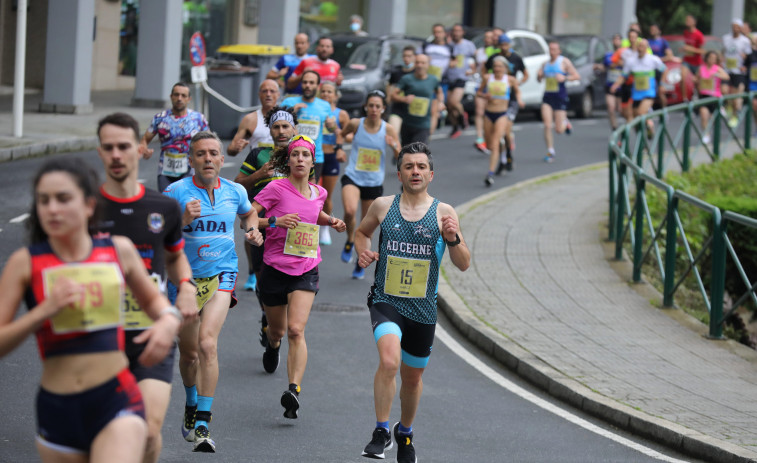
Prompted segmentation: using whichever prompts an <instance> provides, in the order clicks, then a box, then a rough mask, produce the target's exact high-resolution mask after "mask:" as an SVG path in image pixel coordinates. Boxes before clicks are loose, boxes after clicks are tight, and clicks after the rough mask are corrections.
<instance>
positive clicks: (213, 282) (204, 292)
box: [194, 275, 219, 311]
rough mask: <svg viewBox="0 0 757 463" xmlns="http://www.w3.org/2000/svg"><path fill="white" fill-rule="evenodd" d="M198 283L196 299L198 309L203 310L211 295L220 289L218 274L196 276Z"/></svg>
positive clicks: (195, 279)
mask: <svg viewBox="0 0 757 463" xmlns="http://www.w3.org/2000/svg"><path fill="white" fill-rule="evenodd" d="M194 281H195V284H196V285H197V292H196V293H195V299H196V300H197V310H198V311H199V310H202V308H203V307H205V304H207V303H208V301H209V300H210V298H211V297H213V295H214V294H215V293H216V291H218V284H219V282H218V275H216V276H214V277H207V278H194Z"/></svg>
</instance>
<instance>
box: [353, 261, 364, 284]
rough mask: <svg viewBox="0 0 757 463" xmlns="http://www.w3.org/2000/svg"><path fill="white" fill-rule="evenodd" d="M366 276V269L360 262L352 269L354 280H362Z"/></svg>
mask: <svg viewBox="0 0 757 463" xmlns="http://www.w3.org/2000/svg"><path fill="white" fill-rule="evenodd" d="M363 278H365V269H364V268H363V267H361V266H359V265H358V264H355V268H354V269H353V270H352V279H353V280H362V279H363Z"/></svg>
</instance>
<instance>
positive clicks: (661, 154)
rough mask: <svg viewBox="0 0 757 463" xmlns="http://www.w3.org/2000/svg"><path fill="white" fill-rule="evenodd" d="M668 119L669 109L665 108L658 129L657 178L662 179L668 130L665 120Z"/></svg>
mask: <svg viewBox="0 0 757 463" xmlns="http://www.w3.org/2000/svg"><path fill="white" fill-rule="evenodd" d="M667 118H668V109H667V108H665V109H664V110H663V111H662V114H660V122H659V125H658V128H657V137H658V138H657V178H662V176H663V175H665V169H664V167H663V166H664V165H665V136H664V135H665V134H664V132H665V131H666V130H667V129H668V127H667V125H666V124H665V119H667Z"/></svg>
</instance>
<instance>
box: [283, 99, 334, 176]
mask: <svg viewBox="0 0 757 463" xmlns="http://www.w3.org/2000/svg"><path fill="white" fill-rule="evenodd" d="M300 103H305V104H307V107H305V108H302V109H300V110H299V112H297V133H298V134H299V135H307V136H308V137H310V138H312V139H313V141H314V142H315V162H316V163H322V162H323V123H324V122H326V119H328V118H329V116H331V105H330V104H328V103H327V102H326V101H324V100H322V99H320V98H315V99H314V100H313V101H311V102H310V103H307V102H304V101H302V97H301V96H292V97H289V98H287V99H285V100H284V101H282V102H281V106H290V107H294V106H295V105H297V104H300Z"/></svg>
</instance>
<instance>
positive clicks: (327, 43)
mask: <svg viewBox="0 0 757 463" xmlns="http://www.w3.org/2000/svg"><path fill="white" fill-rule="evenodd" d="M315 54H316V55H318V58H320V59H321V60H325V59H326V58H328V57H330V56H331V55H333V54H334V42H332V41H331V39H321V41H320V42H318V46H316V47H315Z"/></svg>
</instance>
